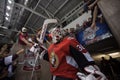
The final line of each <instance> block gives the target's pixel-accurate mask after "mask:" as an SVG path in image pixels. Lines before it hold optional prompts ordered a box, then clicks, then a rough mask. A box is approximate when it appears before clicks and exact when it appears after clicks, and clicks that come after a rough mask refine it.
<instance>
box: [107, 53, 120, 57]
mask: <svg viewBox="0 0 120 80" xmlns="http://www.w3.org/2000/svg"><path fill="white" fill-rule="evenodd" d="M108 55H110V56H116V55H119V52H115V53H110V54H108Z"/></svg>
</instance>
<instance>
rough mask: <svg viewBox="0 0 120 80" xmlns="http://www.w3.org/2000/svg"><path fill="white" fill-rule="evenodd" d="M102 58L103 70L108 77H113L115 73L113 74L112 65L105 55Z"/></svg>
mask: <svg viewBox="0 0 120 80" xmlns="http://www.w3.org/2000/svg"><path fill="white" fill-rule="evenodd" d="M101 59H102V60H101V63H100V65H101V71H102V72H103V73H104V74H105V75H106V76H107V78H108V79H111V77H112V75H113V74H112V71H111V68H110V65H109V63H108V61H107V60H106V59H105V58H104V57H101Z"/></svg>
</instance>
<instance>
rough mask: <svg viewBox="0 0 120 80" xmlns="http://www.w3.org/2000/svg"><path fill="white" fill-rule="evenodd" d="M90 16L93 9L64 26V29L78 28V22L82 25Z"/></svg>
mask: <svg viewBox="0 0 120 80" xmlns="http://www.w3.org/2000/svg"><path fill="white" fill-rule="evenodd" d="M89 17H91V11H89V12H88V13H84V14H83V15H82V16H80V17H78V18H77V19H75V20H74V21H72V22H71V23H70V24H68V25H67V26H66V27H64V29H67V28H68V29H69V28H76V24H79V25H80V26H81V25H82V24H83V22H84V21H85V20H88V18H89Z"/></svg>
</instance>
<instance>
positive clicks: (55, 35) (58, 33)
mask: <svg viewBox="0 0 120 80" xmlns="http://www.w3.org/2000/svg"><path fill="white" fill-rule="evenodd" d="M51 34H52V42H53V43H57V42H59V41H60V40H61V39H62V38H63V37H64V35H65V31H64V29H62V28H54V29H53V30H52V32H51Z"/></svg>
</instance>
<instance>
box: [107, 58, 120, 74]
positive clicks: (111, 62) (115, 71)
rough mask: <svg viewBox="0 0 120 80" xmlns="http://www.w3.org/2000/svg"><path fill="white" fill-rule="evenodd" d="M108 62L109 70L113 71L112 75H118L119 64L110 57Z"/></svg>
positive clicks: (119, 71)
mask: <svg viewBox="0 0 120 80" xmlns="http://www.w3.org/2000/svg"><path fill="white" fill-rule="evenodd" d="M108 61H109V64H110V66H111V68H112V70H113V73H114V74H115V75H118V74H120V68H119V66H120V62H119V61H118V60H117V59H115V58H112V56H109V60H108Z"/></svg>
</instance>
